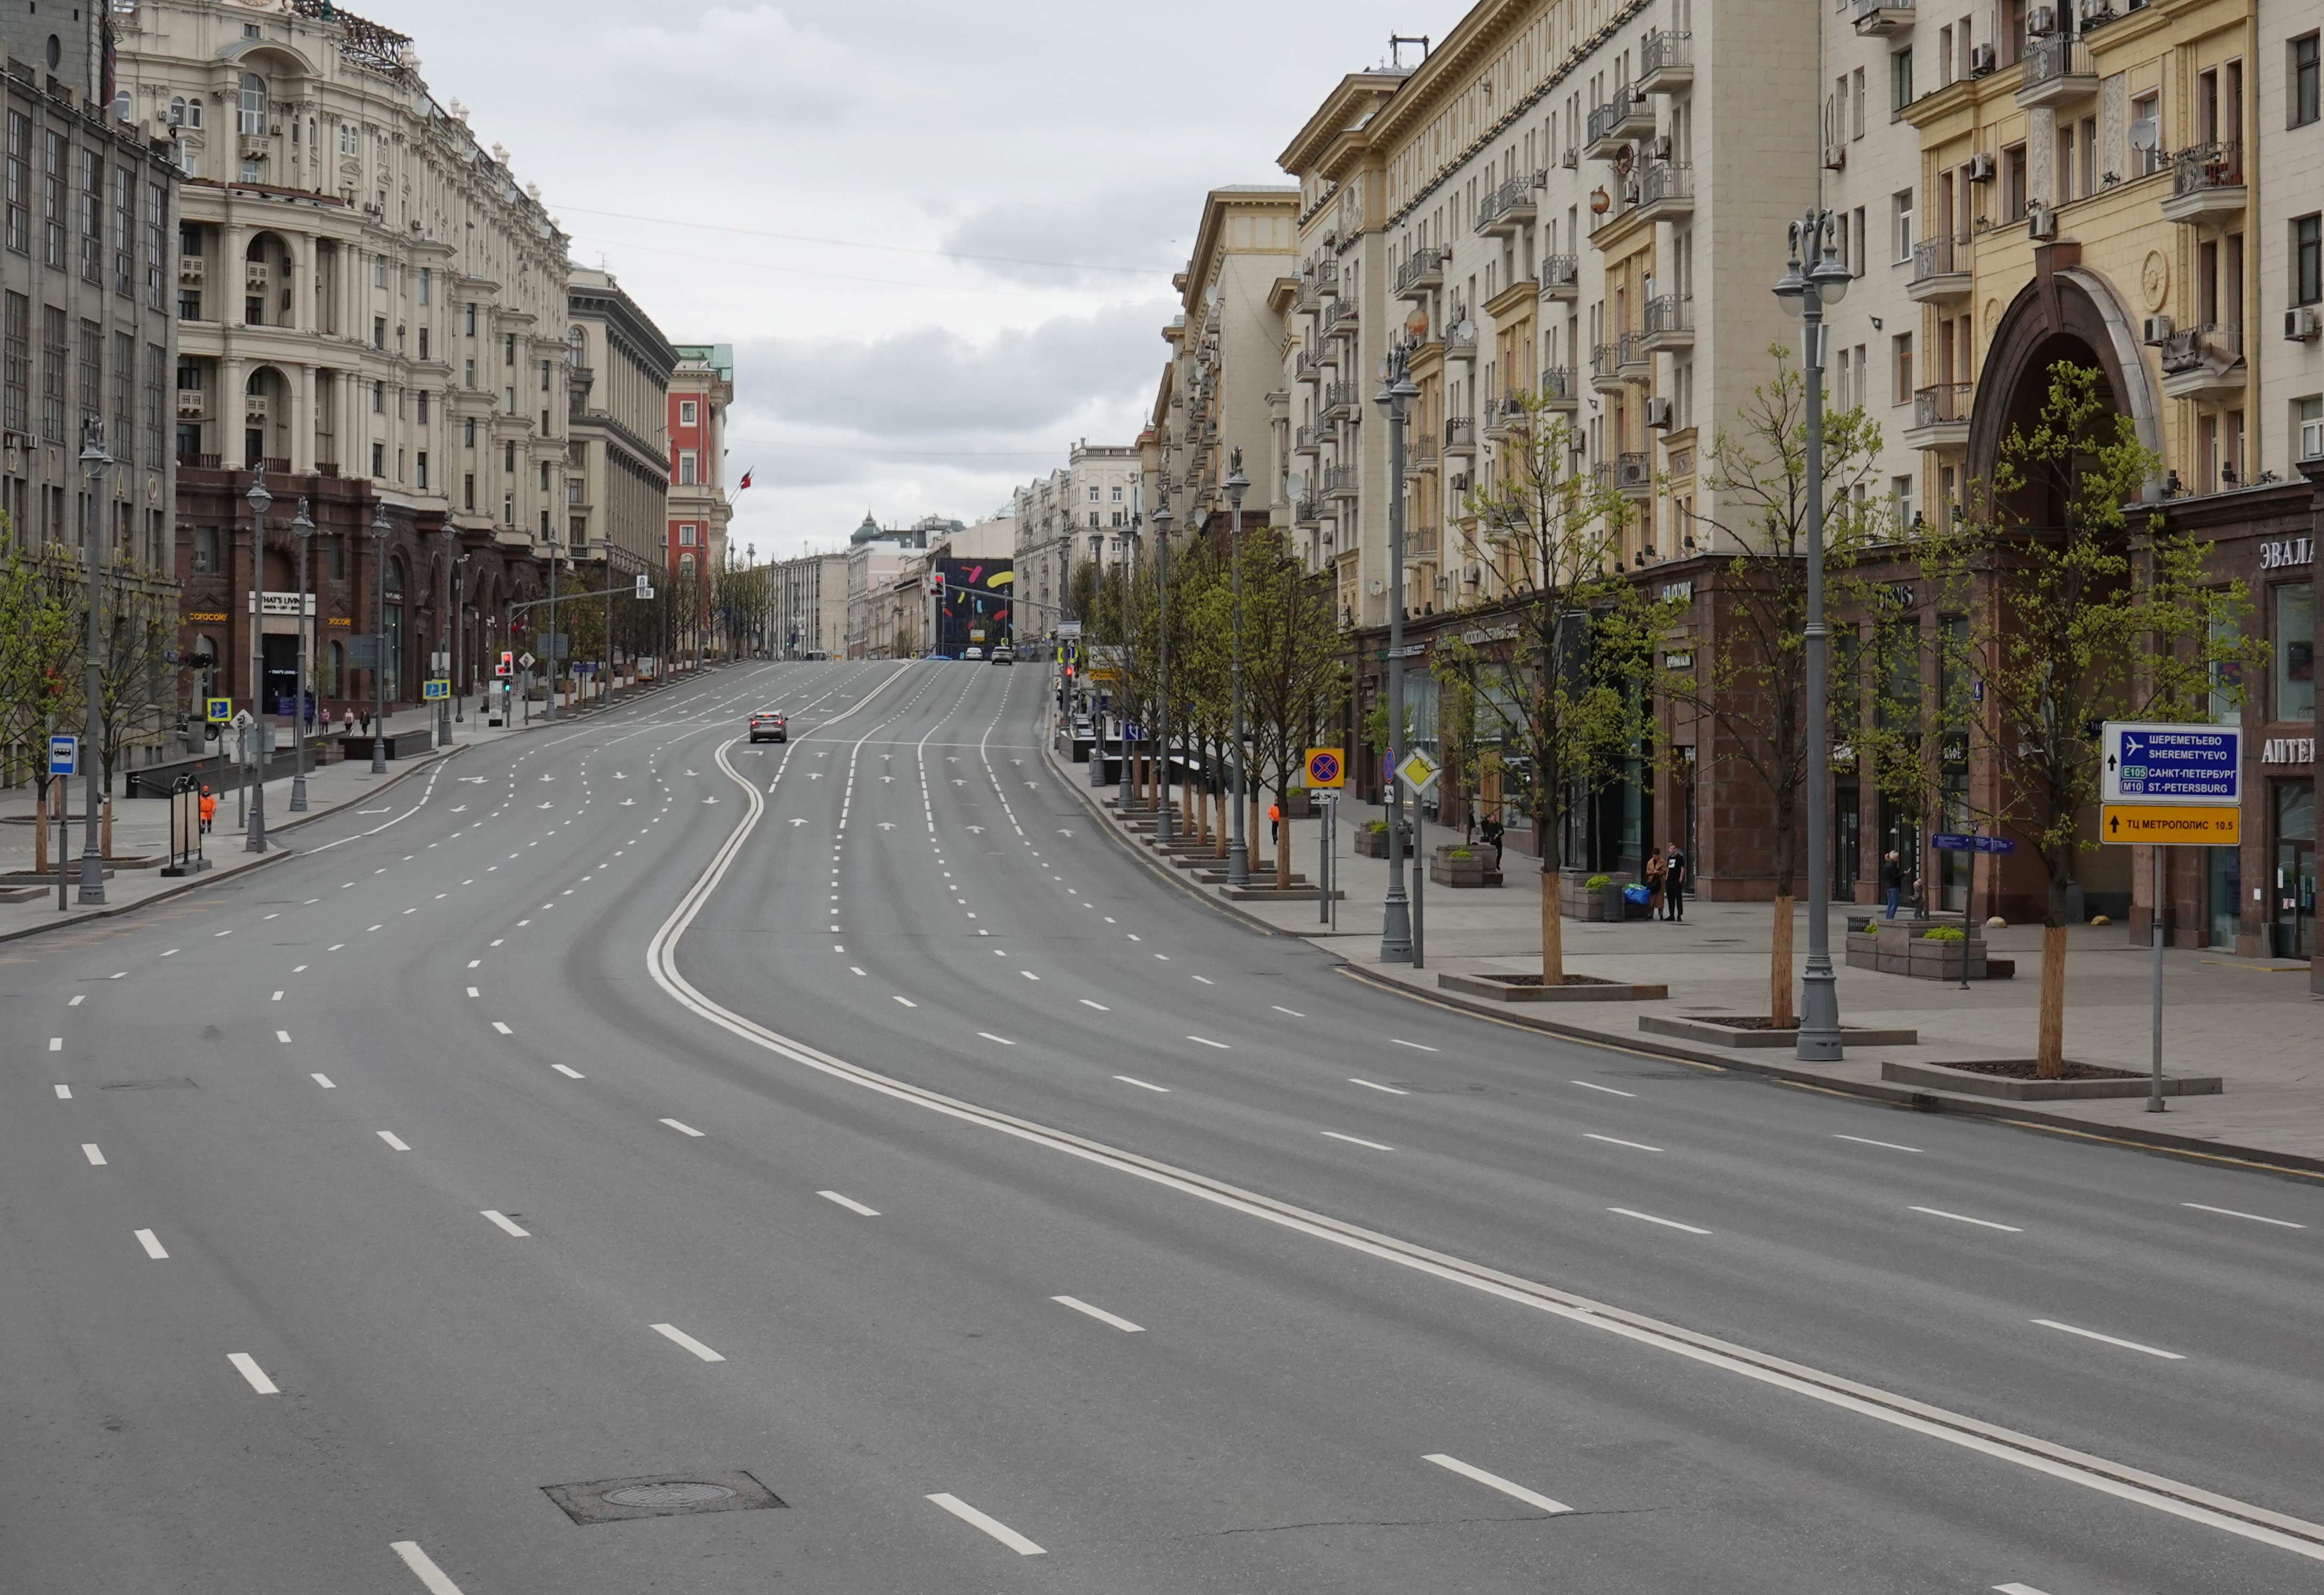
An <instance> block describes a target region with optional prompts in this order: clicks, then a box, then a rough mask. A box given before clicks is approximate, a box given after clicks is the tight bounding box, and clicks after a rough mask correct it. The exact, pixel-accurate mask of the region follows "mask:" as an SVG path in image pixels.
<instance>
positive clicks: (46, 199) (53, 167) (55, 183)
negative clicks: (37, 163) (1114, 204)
mask: <svg viewBox="0 0 2324 1595" xmlns="http://www.w3.org/2000/svg"><path fill="white" fill-rule="evenodd" d="M41 187H42V193H41V225H42V235H43V243H44V244H45V245H46V249H45V253H44V255H43V258H44V259H45V260H46V261H47V262H48V263H49V264H50V265H51V266H54V267H56V268H57V269H58V270H59V271H62V270H63V269H64V263H65V136H64V134H60V133H51V134H46V135H45V148H44V149H43V150H42V162H41Z"/></svg>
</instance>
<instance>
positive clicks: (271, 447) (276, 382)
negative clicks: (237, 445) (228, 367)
mask: <svg viewBox="0 0 2324 1595" xmlns="http://www.w3.org/2000/svg"><path fill="white" fill-rule="evenodd" d="M242 464H243V467H244V469H245V470H252V471H276V472H281V471H288V470H289V469H290V468H291V380H290V379H289V378H288V377H286V376H284V375H283V374H282V373H281V372H280V371H277V370H276V369H275V368H274V367H273V366H272V365H262V366H260V367H259V368H258V369H257V370H255V371H254V372H252V373H250V378H249V380H248V381H247V382H246V383H244V384H243V407H242Z"/></svg>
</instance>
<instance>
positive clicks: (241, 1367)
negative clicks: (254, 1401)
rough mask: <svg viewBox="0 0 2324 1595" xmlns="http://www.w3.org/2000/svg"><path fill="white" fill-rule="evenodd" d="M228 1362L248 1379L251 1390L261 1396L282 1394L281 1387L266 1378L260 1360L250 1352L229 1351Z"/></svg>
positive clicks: (227, 1354)
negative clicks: (259, 1363)
mask: <svg viewBox="0 0 2324 1595" xmlns="http://www.w3.org/2000/svg"><path fill="white" fill-rule="evenodd" d="M226 1360H227V1361H228V1362H231V1363H233V1364H234V1369H235V1372H236V1373H238V1374H240V1375H241V1376H242V1377H243V1378H244V1379H247V1380H248V1381H249V1382H250V1388H252V1389H254V1390H255V1391H257V1392H258V1393H259V1394H260V1395H261V1396H280V1395H281V1394H282V1389H281V1386H279V1385H277V1384H276V1383H275V1382H274V1381H273V1380H272V1379H270V1378H267V1377H266V1370H265V1369H263V1368H261V1367H259V1366H258V1359H257V1358H255V1357H253V1356H252V1355H251V1354H250V1353H249V1352H247V1351H228V1352H227V1353H226Z"/></svg>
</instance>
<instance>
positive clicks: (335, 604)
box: [105, 0, 567, 699]
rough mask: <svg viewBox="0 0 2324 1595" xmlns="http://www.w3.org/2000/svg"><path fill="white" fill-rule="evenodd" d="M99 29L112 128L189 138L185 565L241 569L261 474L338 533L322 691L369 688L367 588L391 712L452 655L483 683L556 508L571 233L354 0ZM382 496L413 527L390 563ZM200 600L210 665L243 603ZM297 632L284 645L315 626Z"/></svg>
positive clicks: (184, 0)
mask: <svg viewBox="0 0 2324 1595" xmlns="http://www.w3.org/2000/svg"><path fill="white" fill-rule="evenodd" d="M105 22H106V24H107V26H108V27H109V29H110V32H111V34H112V37H113V42H114V46H115V54H116V60H117V66H116V71H117V81H118V91H117V94H116V97H115V101H114V112H115V115H117V116H118V117H120V118H121V119H122V120H124V121H127V122H130V123H133V124H135V125H136V126H138V127H139V128H140V129H141V130H142V131H143V132H145V133H147V134H150V135H151V136H153V137H170V136H174V137H175V138H176V140H177V144H178V151H179V159H180V166H181V168H182V171H183V173H184V176H183V181H182V184H181V198H180V216H179V217H178V222H177V230H178V236H177V240H176V248H175V250H174V252H173V258H172V260H171V264H170V267H169V278H170V283H171V292H172V295H173V300H174V309H175V310H176V312H177V318H178V328H177V331H178V344H179V350H178V355H177V367H176V372H175V390H176V400H175V404H174V414H173V420H174V424H175V427H176V438H175V453H176V455H177V457H178V459H179V461H180V473H179V479H178V501H179V502H178V506H177V511H178V513H177V522H178V525H177V540H178V542H179V543H180V565H181V568H182V569H183V571H184V573H185V575H186V576H189V577H193V576H229V575H230V574H231V573H232V571H233V570H234V569H235V568H236V567H237V562H238V561H239V567H240V568H241V569H243V570H244V571H245V572H246V571H247V570H248V568H249V559H248V557H247V556H248V549H247V548H246V547H245V548H244V549H242V550H240V551H239V552H237V550H236V549H235V540H236V539H237V538H240V539H243V540H244V542H245V543H246V541H247V536H248V529H247V526H246V523H245V522H246V516H245V517H241V518H237V515H236V505H237V504H238V502H239V501H240V498H241V496H242V494H243V493H244V490H245V489H246V487H247V486H248V483H249V475H250V473H252V472H254V471H256V472H260V473H263V475H265V476H266V477H267V478H268V480H269V482H270V484H271V486H272V492H274V493H275V494H276V495H277V497H278V498H281V499H285V500H289V501H291V502H286V503H285V505H284V507H283V512H282V516H281V519H283V520H285V521H287V519H288V516H289V514H290V512H291V509H292V508H293V507H295V501H296V499H298V498H300V497H304V498H307V499H308V500H309V502H310V505H311V509H312V513H313V515H314V517H315V519H316V521H317V522H318V524H319V525H320V526H321V527H322V528H323V535H322V538H321V539H319V546H318V560H317V564H318V567H319V569H318V574H317V576H316V577H315V579H316V581H317V583H318V585H319V586H320V587H321V589H322V596H321V598H320V599H319V601H318V609H319V613H318V631H319V632H320V633H321V634H322V638H323V639H324V640H323V641H320V642H319V643H318V648H317V658H318V666H319V668H318V682H317V686H318V690H320V691H321V692H322V694H323V695H324V696H326V697H339V696H351V695H352V694H354V693H355V692H358V691H360V692H365V693H367V692H368V690H369V688H368V685H367V682H366V681H359V680H358V679H356V678H355V676H350V675H349V674H348V673H347V672H348V671H349V670H350V669H351V668H353V667H352V666H351V665H349V664H348V662H347V661H348V660H349V659H351V658H353V657H354V656H353V655H352V654H351V653H350V652H349V650H348V649H347V647H346V640H347V639H348V638H350V637H352V636H354V635H355V634H359V633H365V632H370V631H371V630H372V628H373V625H374V623H375V622H374V594H373V589H372V586H371V585H370V584H371V582H372V581H373V580H374V579H379V580H382V581H383V582H384V584H385V585H386V587H387V597H388V603H387V610H388V618H389V631H388V642H387V652H388V655H389V662H388V667H387V668H388V669H389V673H390V681H391V687H390V694H389V696H391V697H392V698H396V699H410V698H416V697H417V696H419V681H420V675H421V672H422V670H423V669H424V668H426V666H427V664H428V659H427V655H428V654H429V653H431V652H437V651H452V652H454V653H456V654H457V656H458V657H459V659H460V660H461V661H462V670H461V675H462V685H463V686H466V684H467V683H468V682H470V681H472V680H473V679H474V665H475V661H476V660H477V659H481V658H482V657H484V654H485V653H486V652H487V651H488V650H489V649H490V648H491V647H493V646H495V645H496V640H500V639H504V637H505V633H506V627H507V604H509V602H510V601H512V599H515V598H518V597H521V596H524V595H530V594H531V593H533V592H536V591H537V590H538V589H539V586H540V585H541V582H542V574H543V570H542V567H541V566H540V564H539V556H540V554H541V553H542V551H543V538H544V531H545V529H546V527H547V526H548V525H549V521H548V517H549V515H550V513H551V512H552V509H560V508H561V505H562V502H563V498H564V484H563V480H562V476H563V462H564V453H565V436H564V421H565V417H566V414H567V407H566V402H565V396H564V364H563V362H562V360H561V359H559V358H558V355H560V354H561V353H562V351H563V347H564V337H565V287H566V273H567V258H566V238H565V235H564V234H563V233H562V231H561V230H560V229H559V228H558V226H557V224H556V222H555V220H554V219H553V218H552V217H549V214H548V212H547V211H546V210H545V209H544V207H542V205H541V203H540V201H539V197H538V195H537V193H536V192H534V191H533V190H531V189H529V188H527V187H523V186H521V185H520V184H519V182H518V180H517V179H516V178H515V177H514V175H513V174H512V171H511V170H510V163H509V157H508V154H507V152H505V151H503V150H499V149H497V148H495V149H493V150H490V151H487V150H485V149H483V148H481V147H479V146H478V144H477V143H476V141H475V137H474V136H473V135H472V134H470V133H469V130H468V124H467V120H466V113H465V112H464V111H463V110H462V109H461V107H460V106H457V104H454V105H449V106H447V105H444V104H441V103H439V102H438V100H437V99H436V98H435V97H434V96H432V95H431V94H430V93H429V89H428V87H427V85H426V83H425V82H424V81H423V80H422V79H421V78H420V74H419V71H418V69H417V65H416V56H415V54H414V52H413V49H412V42H411V41H410V39H409V38H407V37H405V36H404V35H402V34H400V33H397V32H393V31H392V30H391V29H388V28H385V27H383V26H381V25H380V24H378V23H374V22H371V21H369V20H367V19H365V18H364V17H362V16H359V15H356V14H353V13H351V12H349V11H348V10H346V8H345V7H342V6H338V5H325V4H321V3H319V0H285V3H283V4H272V3H270V4H264V5H254V4H241V3H238V0H138V3H137V4H134V5H113V6H111V7H110V8H109V9H108V10H107V11H106V16H105ZM544 384H545V385H544ZM380 503H383V504H384V505H385V506H386V509H387V513H388V517H389V521H390V524H391V526H392V529H393V535H392V539H391V547H390V549H388V550H387V551H386V558H385V559H384V561H383V569H381V570H375V569H374V563H375V562H374V558H373V556H372V553H371V550H370V549H369V539H368V533H369V527H370V521H371V519H372V513H373V506H374V505H375V504H380ZM268 542H269V547H268V549H267V552H266V566H267V574H266V576H265V582H266V585H268V587H269V588H270V589H271V588H273V587H275V586H277V585H280V586H281V588H282V589H283V590H286V591H287V590H290V589H291V586H292V584H293V582H294V579H295V577H294V572H293V569H292V567H291V543H290V540H289V539H288V536H287V533H282V532H281V531H280V530H279V529H277V530H270V532H269V534H268ZM366 573H368V574H366ZM242 579H243V580H244V584H245V585H246V582H247V577H246V576H244V578H242ZM193 603H194V599H193V598H192V596H191V595H189V604H193ZM200 607H201V608H202V609H203V610H205V611H206V612H208V613H226V614H227V618H226V620H224V621H201V622H198V621H195V620H193V619H191V618H190V614H191V611H190V610H189V632H188V635H187V640H186V647H187V649H188V650H189V652H194V653H198V652H200V651H201V650H202V649H203V648H204V647H205V645H206V643H207V642H208V641H212V640H214V639H217V638H218V636H219V634H218V633H217V631H216V630H215V628H216V627H217V626H219V625H224V626H226V627H228V628H232V627H233V626H234V625H235V623H236V622H234V621H233V620H232V618H231V615H232V613H238V612H226V611H220V610H218V609H217V606H216V605H215V604H211V603H210V602H208V600H204V601H203V602H202V604H201V605H200ZM266 623H267V626H268V628H269V630H268V637H269V641H268V642H267V648H268V650H269V660H270V663H269V674H270V676H272V674H273V673H274V668H273V653H274V651H275V650H276V641H275V640H274V637H273V627H274V626H275V624H276V623H277V622H275V621H274V620H270V621H268V622H266ZM281 625H282V627H283V630H284V632H285V633H286V634H285V635H283V636H282V637H281V639H280V642H281V645H282V646H283V648H285V649H291V644H292V641H293V639H292V637H291V635H289V634H288V633H289V632H292V631H295V629H296V622H295V621H292V620H291V619H290V618H289V617H287V616H285V617H281ZM335 627H337V628H342V629H339V630H337V631H336V632H335ZM456 641H457V642H458V643H459V644H460V646H459V647H457V648H454V647H453V646H452V645H453V644H454V642H456ZM226 646H227V647H228V649H229V651H231V650H235V649H238V648H239V647H240V646H241V644H240V643H238V642H235V643H231V644H227V645H226ZM291 651H293V652H295V650H291ZM290 657H291V656H290V654H289V653H286V654H285V658H284V661H283V663H282V667H281V671H282V675H283V678H284V680H285V683H286V685H285V686H284V687H283V690H284V691H286V692H287V691H288V690H289V687H288V686H287V682H288V679H289V674H290V669H291V667H290V664H289V663H288V659H289V658H290ZM360 674H361V672H359V671H358V672H357V675H360Z"/></svg>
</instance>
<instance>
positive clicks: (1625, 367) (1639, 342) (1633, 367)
mask: <svg viewBox="0 0 2324 1595" xmlns="http://www.w3.org/2000/svg"><path fill="white" fill-rule="evenodd" d="M1616 360H1617V363H1618V367H1619V369H1620V371H1621V373H1622V380H1623V381H1625V382H1629V383H1649V382H1652V381H1653V380H1654V376H1655V355H1654V351H1653V350H1651V349H1649V348H1647V347H1646V334H1645V333H1643V332H1626V333H1624V334H1623V335H1622V342H1621V349H1620V352H1619V354H1618V355H1617V356H1616Z"/></svg>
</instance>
